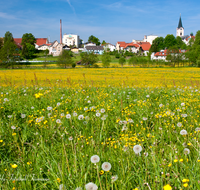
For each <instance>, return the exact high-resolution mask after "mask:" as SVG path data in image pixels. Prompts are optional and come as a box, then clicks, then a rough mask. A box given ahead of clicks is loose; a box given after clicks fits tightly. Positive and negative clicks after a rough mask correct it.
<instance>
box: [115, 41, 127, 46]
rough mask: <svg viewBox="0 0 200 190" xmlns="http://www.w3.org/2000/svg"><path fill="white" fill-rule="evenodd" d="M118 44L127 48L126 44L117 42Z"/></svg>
mask: <svg viewBox="0 0 200 190" xmlns="http://www.w3.org/2000/svg"><path fill="white" fill-rule="evenodd" d="M117 44H119V46H120V47H125V46H126V42H117Z"/></svg>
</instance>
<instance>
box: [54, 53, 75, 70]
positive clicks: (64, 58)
mask: <svg viewBox="0 0 200 190" xmlns="http://www.w3.org/2000/svg"><path fill="white" fill-rule="evenodd" d="M73 64H74V60H73V54H72V52H71V51H68V50H63V51H62V53H61V54H60V55H59V56H58V61H57V65H58V66H61V67H64V68H67V67H69V66H72V65H73Z"/></svg>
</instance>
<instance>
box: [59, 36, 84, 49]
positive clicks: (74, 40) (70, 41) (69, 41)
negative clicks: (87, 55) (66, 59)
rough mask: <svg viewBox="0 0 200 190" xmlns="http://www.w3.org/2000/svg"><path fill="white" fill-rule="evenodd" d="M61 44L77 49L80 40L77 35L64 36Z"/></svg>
mask: <svg viewBox="0 0 200 190" xmlns="http://www.w3.org/2000/svg"><path fill="white" fill-rule="evenodd" d="M62 43H63V44H65V45H67V46H76V47H77V48H79V46H80V44H81V40H80V38H79V36H78V35H75V34H64V35H63V39H62Z"/></svg>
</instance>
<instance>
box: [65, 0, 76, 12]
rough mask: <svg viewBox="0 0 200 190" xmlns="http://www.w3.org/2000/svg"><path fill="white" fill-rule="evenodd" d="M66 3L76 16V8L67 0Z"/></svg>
mask: <svg viewBox="0 0 200 190" xmlns="http://www.w3.org/2000/svg"><path fill="white" fill-rule="evenodd" d="M66 1H67V3H68V4H69V6H70V7H71V9H72V10H73V12H74V14H76V11H75V9H74V7H73V6H72V4H71V2H70V0H66Z"/></svg>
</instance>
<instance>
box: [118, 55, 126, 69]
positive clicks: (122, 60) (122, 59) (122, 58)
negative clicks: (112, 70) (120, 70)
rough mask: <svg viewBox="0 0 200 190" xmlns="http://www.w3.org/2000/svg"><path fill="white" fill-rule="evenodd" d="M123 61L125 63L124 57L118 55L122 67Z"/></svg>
mask: <svg viewBox="0 0 200 190" xmlns="http://www.w3.org/2000/svg"><path fill="white" fill-rule="evenodd" d="M125 63H126V59H125V58H124V57H120V58H119V64H120V65H121V66H122V67H123V66H124V64H125Z"/></svg>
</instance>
